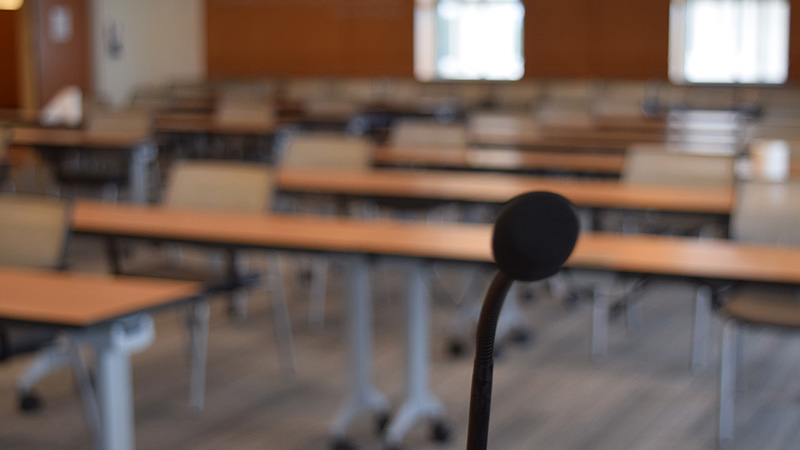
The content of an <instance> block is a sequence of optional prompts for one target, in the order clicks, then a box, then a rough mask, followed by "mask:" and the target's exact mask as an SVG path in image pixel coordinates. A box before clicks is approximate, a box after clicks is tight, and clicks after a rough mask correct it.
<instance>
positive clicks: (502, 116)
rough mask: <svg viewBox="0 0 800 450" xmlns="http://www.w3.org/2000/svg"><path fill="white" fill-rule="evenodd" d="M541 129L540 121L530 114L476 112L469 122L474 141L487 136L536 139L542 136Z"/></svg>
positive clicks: (470, 134)
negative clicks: (513, 136)
mask: <svg viewBox="0 0 800 450" xmlns="http://www.w3.org/2000/svg"><path fill="white" fill-rule="evenodd" d="M539 128H540V124H539V121H538V120H537V119H536V117H534V116H533V115H532V114H530V113H528V112H509V111H476V112H473V113H472V114H471V115H470V116H469V119H468V120H467V130H468V133H469V136H470V138H471V139H474V140H481V136H485V135H487V134H488V135H494V134H499V135H503V134H508V135H516V136H520V137H525V136H528V137H531V138H535V137H538V136H539V135H540V129H539Z"/></svg>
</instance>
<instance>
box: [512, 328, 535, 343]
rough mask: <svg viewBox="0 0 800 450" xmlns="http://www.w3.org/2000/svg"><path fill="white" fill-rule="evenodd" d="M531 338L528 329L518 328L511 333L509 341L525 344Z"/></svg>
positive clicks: (531, 335)
mask: <svg viewBox="0 0 800 450" xmlns="http://www.w3.org/2000/svg"><path fill="white" fill-rule="evenodd" d="M532 340H533V333H532V332H530V331H528V330H525V329H519V330H514V331H513V332H512V333H511V342H513V343H515V344H523V345H525V344H528V343H529V342H531V341H532Z"/></svg>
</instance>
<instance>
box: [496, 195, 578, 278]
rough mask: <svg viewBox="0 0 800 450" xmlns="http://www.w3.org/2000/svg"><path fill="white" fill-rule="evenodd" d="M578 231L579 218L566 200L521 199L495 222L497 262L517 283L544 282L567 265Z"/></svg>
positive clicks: (555, 197) (512, 202)
mask: <svg viewBox="0 0 800 450" xmlns="http://www.w3.org/2000/svg"><path fill="white" fill-rule="evenodd" d="M578 231H579V226H578V217H577V215H576V214H575V211H574V210H573V208H572V204H571V203H570V202H569V201H568V200H567V199H565V198H564V197H562V196H560V195H558V194H554V193H552V192H528V193H526V194H521V195H518V196H516V197H514V198H512V199H511V200H509V201H508V202H507V203H506V204H505V205H504V206H503V209H502V210H501V211H500V213H499V214H498V216H497V219H496V220H495V224H494V232H493V234H492V252H493V254H494V260H495V262H496V263H497V266H498V268H499V269H500V270H501V271H503V272H504V273H505V274H506V275H508V276H509V277H511V278H513V279H515V280H520V281H536V280H542V279H544V278H547V277H549V276H551V275H553V274H555V273H556V272H558V270H559V269H560V268H561V266H562V265H563V264H564V263H565V262H566V261H567V258H569V255H570V254H571V253H572V249H573V248H575V243H576V242H577V240H578Z"/></svg>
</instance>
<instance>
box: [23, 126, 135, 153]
mask: <svg viewBox="0 0 800 450" xmlns="http://www.w3.org/2000/svg"><path fill="white" fill-rule="evenodd" d="M149 139H150V136H149V135H143V134H141V133H106V132H89V131H86V130H79V129H67V128H17V127H15V128H14V130H13V133H12V136H11V145H16V146H29V147H82V148H86V147H92V148H131V147H135V146H137V145H139V144H141V143H143V142H145V141H147V140H149Z"/></svg>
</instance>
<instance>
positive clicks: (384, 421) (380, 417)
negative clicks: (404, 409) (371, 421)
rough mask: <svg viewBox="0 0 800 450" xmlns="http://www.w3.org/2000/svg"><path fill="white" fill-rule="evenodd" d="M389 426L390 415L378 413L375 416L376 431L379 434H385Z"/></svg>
mask: <svg viewBox="0 0 800 450" xmlns="http://www.w3.org/2000/svg"><path fill="white" fill-rule="evenodd" d="M388 425H389V413H387V412H382V413H378V414H377V415H376V416H375V431H377V432H378V434H383V432H384V431H386V427H387V426H388Z"/></svg>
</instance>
